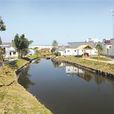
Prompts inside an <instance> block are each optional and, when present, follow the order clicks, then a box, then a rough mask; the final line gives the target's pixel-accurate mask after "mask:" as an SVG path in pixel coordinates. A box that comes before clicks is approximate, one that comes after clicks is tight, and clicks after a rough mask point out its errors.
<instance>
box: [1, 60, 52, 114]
mask: <svg viewBox="0 0 114 114" xmlns="http://www.w3.org/2000/svg"><path fill="white" fill-rule="evenodd" d="M19 62H21V61H19ZM29 63H30V62H29V61H24V62H23V64H22V66H20V68H18V72H19V71H20V70H21V69H23V68H24V67H25V66H27V65H28V64H29ZM17 113H19V114H37V113H38V114H52V113H51V111H49V110H48V109H47V108H46V107H45V106H44V105H43V104H41V103H40V102H39V101H38V99H36V98H35V97H34V96H33V95H32V94H30V93H29V92H28V91H27V90H26V89H24V87H23V86H21V85H20V84H19V83H18V82H17V77H16V73H15V69H12V68H10V67H9V66H4V67H2V68H1V69H0V114H17Z"/></svg>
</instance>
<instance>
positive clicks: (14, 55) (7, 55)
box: [5, 48, 18, 59]
mask: <svg viewBox="0 0 114 114" xmlns="http://www.w3.org/2000/svg"><path fill="white" fill-rule="evenodd" d="M17 57H18V53H17V52H16V51H15V49H14V50H13V51H12V50H11V49H10V48H5V59H7V58H17Z"/></svg>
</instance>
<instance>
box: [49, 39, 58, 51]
mask: <svg viewBox="0 0 114 114" xmlns="http://www.w3.org/2000/svg"><path fill="white" fill-rule="evenodd" d="M52 46H53V48H52V49H51V52H52V53H55V51H56V49H57V47H58V42H57V41H56V40H53V43H52Z"/></svg>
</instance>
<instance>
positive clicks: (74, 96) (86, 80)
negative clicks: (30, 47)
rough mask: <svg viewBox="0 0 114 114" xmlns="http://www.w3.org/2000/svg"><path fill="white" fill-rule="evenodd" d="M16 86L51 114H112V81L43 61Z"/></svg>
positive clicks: (27, 71) (69, 66)
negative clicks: (21, 87)
mask: <svg viewBox="0 0 114 114" xmlns="http://www.w3.org/2000/svg"><path fill="white" fill-rule="evenodd" d="M19 83H20V84H21V85H23V86H24V87H25V88H26V89H27V90H28V91H29V92H31V93H32V94H33V95H34V96H36V97H37V98H38V100H40V102H41V103H43V104H44V105H45V106H46V107H48V108H49V109H50V110H51V111H52V112H53V113H54V114H114V79H107V78H105V77H103V76H99V75H96V74H93V73H90V72H88V71H85V70H82V69H78V68H77V67H74V66H71V65H68V64H63V63H54V62H52V61H51V60H45V59H42V60H41V61H39V63H33V64H31V65H30V66H29V67H28V68H26V69H25V70H23V72H22V73H21V74H20V78H19Z"/></svg>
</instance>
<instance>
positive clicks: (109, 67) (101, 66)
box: [54, 56, 114, 76]
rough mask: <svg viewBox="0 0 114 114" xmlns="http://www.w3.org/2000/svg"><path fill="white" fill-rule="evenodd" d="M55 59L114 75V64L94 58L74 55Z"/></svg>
mask: <svg viewBox="0 0 114 114" xmlns="http://www.w3.org/2000/svg"><path fill="white" fill-rule="evenodd" d="M54 60H56V61H60V62H67V63H71V64H73V65H80V66H81V67H83V68H84V67H85V68H88V69H90V70H93V71H95V72H96V71H98V72H100V73H103V74H109V75H113V76H114V64H109V63H104V62H101V61H92V60H87V59H84V58H80V57H73V56H68V57H63V56H60V57H56V58H54Z"/></svg>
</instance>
